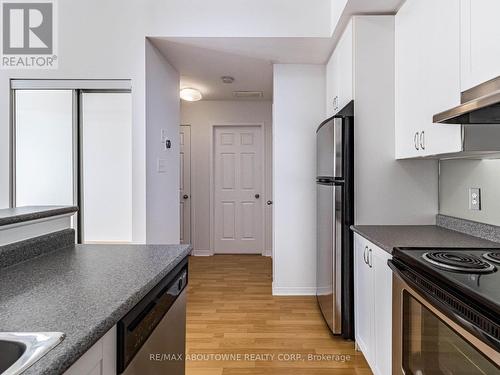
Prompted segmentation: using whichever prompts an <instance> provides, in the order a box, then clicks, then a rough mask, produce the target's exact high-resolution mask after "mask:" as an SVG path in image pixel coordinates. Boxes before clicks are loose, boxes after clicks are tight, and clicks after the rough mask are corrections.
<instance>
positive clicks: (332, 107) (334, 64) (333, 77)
mask: <svg viewBox="0 0 500 375" xmlns="http://www.w3.org/2000/svg"><path fill="white" fill-rule="evenodd" d="M336 52H337V50H335V51H333V54H332V56H331V57H330V60H328V63H327V64H326V117H327V118H328V117H331V116H333V115H334V114H335V113H336V112H337V107H338V106H337V100H338V96H339V87H338V84H339V78H338V77H339V66H338V65H339V63H338V53H336Z"/></svg>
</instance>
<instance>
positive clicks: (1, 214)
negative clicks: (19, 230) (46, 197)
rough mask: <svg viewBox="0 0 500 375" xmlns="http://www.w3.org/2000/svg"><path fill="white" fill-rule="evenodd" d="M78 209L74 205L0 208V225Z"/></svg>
mask: <svg viewBox="0 0 500 375" xmlns="http://www.w3.org/2000/svg"><path fill="white" fill-rule="evenodd" d="M76 211H78V207H75V206H24V207H15V208H3V209H0V226H4V225H11V224H17V223H22V222H25V221H32V220H38V219H44V218H46V217H51V216H58V215H64V214H71V213H73V212H76Z"/></svg>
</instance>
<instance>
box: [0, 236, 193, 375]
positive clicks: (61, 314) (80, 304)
mask: <svg viewBox="0 0 500 375" xmlns="http://www.w3.org/2000/svg"><path fill="white" fill-rule="evenodd" d="M190 251H191V246H190V245H74V246H70V247H67V248H63V249H60V250H57V251H53V252H50V253H48V254H45V255H42V256H39V257H36V258H33V259H30V260H27V261H24V262H22V263H19V264H16V265H13V266H10V267H7V268H2V269H1V270H0V317H1V318H0V331H4V332H8V331H21V332H40V331H60V332H64V333H65V334H66V338H65V339H64V341H63V342H62V343H61V344H59V345H58V346H56V347H55V348H54V349H53V350H51V351H50V352H49V353H48V354H47V355H45V356H44V357H42V359H41V360H39V361H38V362H36V363H35V364H34V365H33V366H32V367H30V368H29V369H28V370H27V371H26V372H25V374H59V373H62V372H64V370H66V369H67V368H68V367H70V366H71V364H73V363H74V362H75V361H76V360H77V359H78V358H79V357H80V356H81V355H82V354H83V353H85V352H86V351H87V350H88V349H89V348H90V347H91V346H92V345H93V344H94V343H95V342H96V341H97V340H99V339H100V338H101V337H102V336H103V335H104V334H105V333H106V332H107V331H108V330H109V329H110V328H112V327H113V326H114V325H115V324H116V323H117V322H118V320H120V318H122V317H123V316H124V315H125V314H126V313H127V312H128V311H129V310H130V309H131V308H132V307H133V306H135V305H136V304H137V302H139V301H140V300H141V299H142V298H143V297H144V296H145V295H146V294H147V293H148V292H149V291H150V290H151V289H152V288H153V287H154V286H155V285H156V284H157V283H158V282H159V281H160V280H161V279H163V278H164V277H165V276H166V275H167V274H168V273H169V272H170V271H171V270H172V269H173V268H174V267H175V266H176V265H177V264H179V263H180V262H181V261H182V259H184V258H185V257H186V256H187V255H188V254H189V252H190Z"/></svg>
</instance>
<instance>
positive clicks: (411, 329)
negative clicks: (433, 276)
mask: <svg viewBox="0 0 500 375" xmlns="http://www.w3.org/2000/svg"><path fill="white" fill-rule="evenodd" d="M393 374H397V375H400V374H405V375H440V374H443V375H445V374H446V375H448V374H453V375H473V374H500V354H499V353H498V352H497V351H496V350H495V349H493V348H491V347H490V346H488V345H486V344H485V343H483V342H482V341H481V340H479V339H478V338H476V337H475V336H473V335H472V334H470V333H469V332H468V331H466V330H465V329H464V328H462V327H461V326H459V325H458V324H456V323H455V322H454V321H452V320H450V319H449V318H448V317H446V316H445V315H444V314H443V313H442V312H440V311H439V310H438V309H436V308H435V307H434V306H433V305H431V304H430V303H429V302H428V301H426V299H425V298H423V297H422V296H421V295H420V294H419V293H418V292H416V291H415V290H414V289H412V288H411V287H410V286H409V285H408V284H407V283H406V282H405V281H404V280H402V279H401V278H400V277H399V276H397V275H396V274H393Z"/></svg>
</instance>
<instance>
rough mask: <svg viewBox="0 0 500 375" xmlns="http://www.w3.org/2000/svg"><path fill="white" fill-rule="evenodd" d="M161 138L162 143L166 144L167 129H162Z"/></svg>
mask: <svg viewBox="0 0 500 375" xmlns="http://www.w3.org/2000/svg"><path fill="white" fill-rule="evenodd" d="M160 137H161V143H165V141H166V140H167V139H168V131H167V129H161V132H160Z"/></svg>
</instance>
